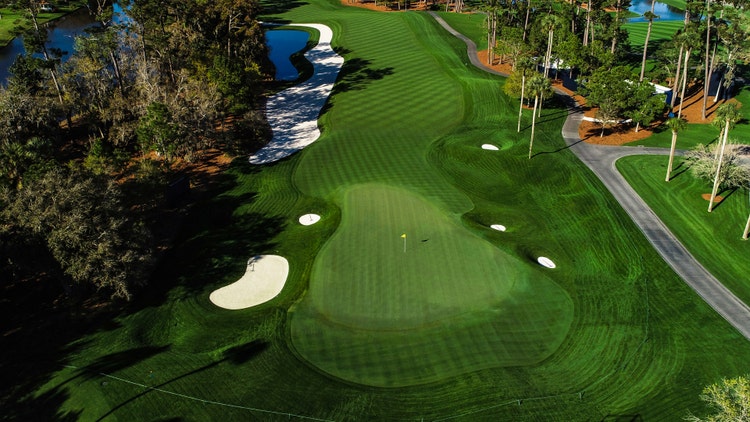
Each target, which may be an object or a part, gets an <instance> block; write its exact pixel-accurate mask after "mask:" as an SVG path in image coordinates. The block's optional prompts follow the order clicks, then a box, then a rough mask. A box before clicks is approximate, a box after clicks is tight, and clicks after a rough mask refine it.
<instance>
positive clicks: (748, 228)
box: [742, 215, 750, 240]
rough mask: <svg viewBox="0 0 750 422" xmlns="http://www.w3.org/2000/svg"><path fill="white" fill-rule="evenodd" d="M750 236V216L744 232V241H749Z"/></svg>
mask: <svg viewBox="0 0 750 422" xmlns="http://www.w3.org/2000/svg"><path fill="white" fill-rule="evenodd" d="M748 235H750V215H748V216H747V224H745V231H743V232H742V239H744V240H747V238H748Z"/></svg>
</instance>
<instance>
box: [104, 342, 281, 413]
mask: <svg viewBox="0 0 750 422" xmlns="http://www.w3.org/2000/svg"><path fill="white" fill-rule="evenodd" d="M268 347H269V344H268V343H267V342H266V341H263V340H253V341H251V342H249V343H246V344H243V345H240V346H235V347H232V348H230V349H228V350H227V351H226V352H224V356H223V357H222V358H221V359H219V360H217V361H214V362H211V363H209V364H207V365H204V366H201V367H200V368H197V369H194V370H192V371H189V372H186V373H184V374H182V375H179V376H177V377H174V378H172V379H170V380H168V381H165V382H163V383H160V384H156V385H148V386H146V387H147V388H146V389H145V390H143V391H142V392H140V393H138V394H136V395H134V396H133V397H131V398H129V399H127V400H125V401H123V402H122V403H120V404H118V405H116V406H115V407H113V408H112V409H110V410H109V411H108V412H107V413H105V414H104V415H102V416H100V417H99V418H98V419H97V421H102V420H105V419H106V418H108V417H109V416H112V415H113V414H115V412H117V411H118V410H120V409H122V408H123V407H125V406H127V405H128V404H130V403H133V402H134V401H136V400H138V399H139V398H141V397H143V396H145V395H147V394H150V393H152V392H158V391H157V390H159V389H163V388H164V387H166V386H168V385H169V384H172V383H174V382H176V381H179V380H181V379H184V378H188V377H191V376H193V375H196V374H199V373H201V372H204V371H207V370H209V369H212V368H215V367H216V366H218V365H220V364H222V363H224V362H229V363H232V364H235V365H240V364H243V363H246V362H248V361H250V360H251V359H253V358H255V357H256V356H258V355H260V354H261V353H262V352H263V351H265V350H266V349H267V348H268Z"/></svg>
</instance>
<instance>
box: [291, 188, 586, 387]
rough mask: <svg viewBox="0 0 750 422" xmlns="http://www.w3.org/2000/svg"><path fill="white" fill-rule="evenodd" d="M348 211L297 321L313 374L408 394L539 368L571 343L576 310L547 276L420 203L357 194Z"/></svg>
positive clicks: (389, 191)
mask: <svg viewBox="0 0 750 422" xmlns="http://www.w3.org/2000/svg"><path fill="white" fill-rule="evenodd" d="M342 213H343V218H342V222H341V225H340V227H339V228H338V230H337V232H336V234H335V235H334V236H333V237H332V238H331V240H330V241H329V243H328V244H327V245H326V246H325V247H324V248H323V250H322V251H321V253H320V254H319V255H318V258H317V259H316V261H315V265H314V267H313V273H312V277H311V281H310V290H309V291H308V293H307V295H306V296H305V298H304V299H303V301H302V302H301V303H300V304H299V307H298V308H297V309H296V311H295V312H294V313H293V317H292V320H291V332H292V340H293V342H294V344H295V347H296V348H297V350H298V352H299V353H300V354H301V355H303V356H304V357H305V358H306V359H307V360H308V361H309V362H311V363H313V364H314V365H316V366H317V367H319V368H321V369H323V370H325V371H326V372H329V373H331V374H333V375H334V376H336V377H338V378H343V379H346V380H348V381H354V382H358V383H363V384H371V385H379V386H394V385H409V384H416V383H426V382H431V381H436V380H439V379H442V378H444V377H446V376H451V375H458V374H461V373H464V372H468V371H473V370H477V369H483V368H489V367H496V366H511V365H513V366H517V365H526V364H532V363H537V362H539V361H541V360H543V359H544V358H546V357H547V356H549V355H550V354H551V353H552V352H554V350H555V349H556V348H557V347H558V346H559V345H560V343H561V342H562V340H563V339H564V338H565V335H566V334H567V331H568V327H569V326H570V323H571V321H572V319H573V304H572V301H571V300H570V298H569V297H568V295H567V294H566V293H565V291H564V290H563V289H561V288H560V287H559V286H558V285H557V284H555V283H554V282H552V281H551V280H550V279H549V278H547V277H546V276H545V275H544V274H543V273H542V271H545V270H544V269H541V268H537V267H538V266H537V265H535V264H533V263H531V262H522V261H521V260H519V259H518V258H515V257H512V256H510V255H508V254H506V253H504V252H502V251H501V250H499V249H498V248H496V247H495V246H494V245H492V244H491V243H489V242H488V241H486V240H484V239H482V238H480V237H478V236H476V235H475V234H473V233H472V232H470V231H468V230H466V228H465V227H463V226H462V225H461V223H460V221H459V219H458V217H457V216H452V217H451V216H447V215H446V213H445V212H443V211H442V210H441V209H440V208H439V207H437V206H435V205H433V204H431V203H430V202H429V201H427V200H426V199H425V198H422V197H420V196H418V195H415V194H413V193H411V192H409V191H407V190H404V189H399V188H394V187H389V186H386V185H372V184H368V185H359V186H355V187H352V188H351V189H349V190H348V191H347V192H346V194H345V195H344V203H343V204H342ZM404 234H405V235H406V237H403V235H404ZM547 271H548V270H547Z"/></svg>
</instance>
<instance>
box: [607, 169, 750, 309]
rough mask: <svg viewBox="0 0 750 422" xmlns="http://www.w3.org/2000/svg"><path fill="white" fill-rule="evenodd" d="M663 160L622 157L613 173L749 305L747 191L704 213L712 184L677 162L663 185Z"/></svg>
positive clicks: (749, 207) (749, 208) (749, 209)
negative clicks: (745, 231) (745, 237)
mask: <svg viewBox="0 0 750 422" xmlns="http://www.w3.org/2000/svg"><path fill="white" fill-rule="evenodd" d="M666 166H667V157H648V156H634V157H626V158H622V159H620V160H619V161H618V162H617V168H618V169H619V170H620V171H621V172H622V173H623V175H624V176H625V178H626V179H627V180H628V182H629V183H630V184H631V185H632V186H633V187H634V188H635V189H636V191H637V192H638V193H639V194H640V195H641V196H642V197H643V198H645V199H646V202H647V203H648V204H649V206H651V208H652V209H653V210H654V211H655V212H656V214H657V215H659V217H660V218H661V219H662V221H664V223H665V224H666V225H667V226H668V227H669V229H670V230H671V231H672V232H673V233H674V234H675V235H676V236H677V237H678V238H679V239H680V240H681V241H682V243H683V244H684V245H685V246H686V247H687V248H688V249H689V250H690V252H691V253H692V254H693V255H694V256H695V257H696V258H697V259H698V260H699V261H701V262H702V263H703V264H704V265H705V266H706V268H707V269H708V270H709V271H710V272H711V273H712V274H714V275H715V276H716V277H717V278H719V279H720V280H722V282H723V283H724V284H725V285H726V286H727V287H729V288H730V289H731V290H732V291H733V292H734V293H735V294H736V295H737V296H739V297H740V299H742V300H743V301H744V302H745V303H750V280H748V277H747V274H750V259H748V256H750V242H748V241H746V240H742V239H741V236H742V231H743V229H744V228H745V223H746V222H747V218H748V214H750V202H749V201H748V195H747V191H745V190H738V191H735V192H731V191H726V192H722V193H721V194H723V195H724V196H727V198H726V199H725V200H723V201H722V202H720V203H719V205H718V206H716V207H715V208H714V211H713V212H711V213H709V212H708V211H707V208H708V201H706V200H705V199H703V197H702V195H703V194H707V193H709V194H710V192H711V183H710V182H708V181H705V180H700V179H696V178H695V177H693V176H692V174H690V172H689V170H688V169H687V163H686V162H684V161H682V159H680V158H677V159H676V164H675V171H674V174H675V175H676V177H674V178H673V179H672V180H671V181H670V182H669V183H666V182H664V176H665V174H666Z"/></svg>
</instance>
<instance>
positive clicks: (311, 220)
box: [299, 214, 320, 226]
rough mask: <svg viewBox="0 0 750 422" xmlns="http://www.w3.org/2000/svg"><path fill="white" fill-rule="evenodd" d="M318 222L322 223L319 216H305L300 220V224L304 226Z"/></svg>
mask: <svg viewBox="0 0 750 422" xmlns="http://www.w3.org/2000/svg"><path fill="white" fill-rule="evenodd" d="M318 221H320V216H319V215H318V214H305V215H303V216H302V217H300V218H299V223H300V224H302V225H303V226H309V225H312V224H315V223H317V222H318Z"/></svg>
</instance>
